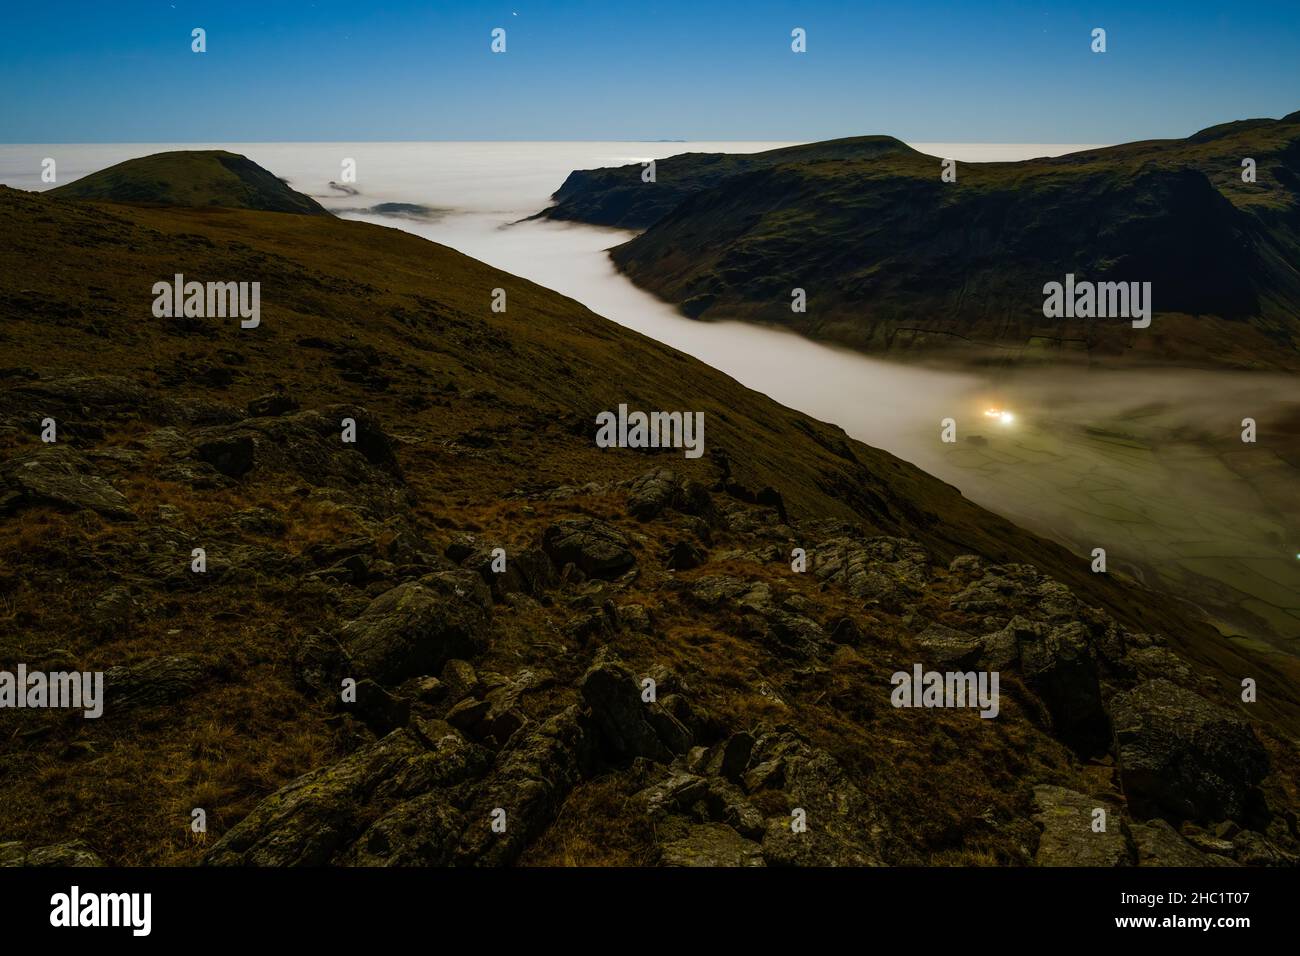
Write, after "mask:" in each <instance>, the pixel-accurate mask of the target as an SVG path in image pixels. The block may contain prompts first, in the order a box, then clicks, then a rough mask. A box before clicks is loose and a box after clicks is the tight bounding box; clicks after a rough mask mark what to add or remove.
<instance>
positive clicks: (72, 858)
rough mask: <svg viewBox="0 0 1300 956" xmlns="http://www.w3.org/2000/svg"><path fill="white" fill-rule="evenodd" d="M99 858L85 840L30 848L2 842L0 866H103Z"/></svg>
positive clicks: (20, 844) (0, 845)
mask: <svg viewBox="0 0 1300 956" xmlns="http://www.w3.org/2000/svg"><path fill="white" fill-rule="evenodd" d="M103 865H104V861H103V860H101V859H100V858H99V854H97V853H96V852H95V851H94V850H92V849H91V848H90V845H89V844H87V843H86V841H85V840H68V841H66V842H64V843H53V844H50V845H48V846H38V847H33V848H32V849H30V850H29V849H28V848H27V847H26V846H25V845H24V844H22V843H18V842H12V843H0V866H35V867H42V868H48V867H69V866H103Z"/></svg>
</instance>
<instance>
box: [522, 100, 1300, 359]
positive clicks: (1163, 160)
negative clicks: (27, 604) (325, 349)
mask: <svg viewBox="0 0 1300 956" xmlns="http://www.w3.org/2000/svg"><path fill="white" fill-rule="evenodd" d="M1298 118H1300V114H1295V113H1293V114H1291V115H1290V116H1287V117H1285V118H1283V119H1281V120H1267V119H1265V120H1246V121H1242V122H1237V123H1227V124H1224V125H1221V126H1216V127H1213V128H1211V129H1207V130H1204V131H1202V132H1200V133H1197V134H1195V135H1194V136H1191V137H1188V138H1187V139H1184V140H1154V141H1147V142H1140V143H1130V144H1127V145H1123V146H1115V147H1110V148H1106V149H1096V150H1088V151H1085V152H1080V153H1074V154H1070V155H1067V156H1061V157H1056V158H1051V159H1034V160H1028V161H1024V162H1013V163H959V164H958V165H957V180H956V182H943V181H941V179H940V173H941V165H940V158H938V157H932V156H927V155H924V154H922V153H918V152H916V151H915V150H912V149H910V148H908V147H907V146H905V145H904V144H902V143H900V142H898V141H897V140H893V139H889V138H888V137H866V138H861V139H848V140H834V141H831V142H827V143H818V144H811V145H808V146H800V147H794V148H789V149H781V150H773V151H770V152H767V153H759V154H755V155H752V156H734V155H728V154H699V153H688V154H685V155H683V156H677V157H672V158H670V159H666V160H662V161H660V162H659V163H658V164H657V168H656V181H655V182H654V183H643V182H642V181H641V178H640V171H641V166H640V165H639V164H638V165H631V166H623V167H619V168H616V169H602V170H589V171H581V172H575V173H573V174H571V175H570V176H569V177H568V179H567V180H566V181H565V183H564V185H563V186H561V188H560V189H559V190H558V191H557V192H556V193H555V197H554V198H555V199H556V205H555V206H553V207H551V208H550V209H548V210H545V211H544V213H543V215H545V216H547V217H548V218H555V219H574V220H579V221H583V222H590V223H594V224H601V225H617V226H624V227H627V228H644V229H645V232H644V233H643V234H642V235H640V236H638V237H637V238H635V239H633V240H631V241H629V242H627V243H625V244H623V245H621V246H618V247H617V248H615V249H614V250H613V252H612V256H613V259H614V261H615V263H616V264H617V265H618V266H619V267H620V268H622V269H623V270H624V271H625V272H626V273H627V275H628V276H629V277H630V278H631V279H632V280H633V281H635V282H636V283H637V284H639V285H641V286H643V287H645V288H647V289H649V290H651V291H653V292H655V293H656V294H658V295H660V296H662V297H663V298H665V299H668V300H669V301H672V302H675V303H677V304H678V305H679V306H680V307H681V308H682V310H683V312H685V313H686V314H688V315H690V316H693V317H700V318H715V317H716V318H723V317H725V318H740V319H749V320H753V321H759V322H765V323H772V324H776V325H781V326H786V327H789V328H793V329H795V330H797V331H800V332H802V333H804V334H807V335H809V336H811V337H814V338H819V339H826V340H832V341H836V342H840V343H843V344H847V345H850V346H853V347H856V348H860V349H864V350H868V351H897V350H920V349H924V350H927V351H928V350H934V349H944V348H954V347H955V348H960V349H962V350H963V351H968V350H970V349H972V348H977V347H980V346H984V347H986V348H990V349H992V350H993V351H995V352H996V353H997V354H999V355H1002V356H1006V357H1011V358H1014V357H1022V358H1023V357H1028V356H1038V355H1046V356H1059V355H1060V354H1062V353H1063V352H1078V353H1086V354H1087V355H1088V356H1089V357H1090V358H1094V359H1096V358H1101V357H1108V358H1121V357H1122V358H1129V359H1138V360H1148V361H1171V360H1172V361H1178V362H1184V363H1188V364H1204V365H1230V366H1238V367H1268V368H1285V369H1294V368H1300V271H1297V268H1296V263H1297V262H1300V121H1298ZM1244 159H1253V160H1254V162H1255V166H1256V175H1257V180H1256V181H1255V182H1253V183H1246V182H1243V181H1242V161H1243V160H1244ZM1067 273H1072V274H1074V275H1075V276H1076V277H1078V278H1080V279H1086V280H1092V281H1137V282H1151V283H1152V300H1153V310H1154V314H1155V318H1154V322H1153V324H1152V326H1151V327H1150V328H1148V329H1134V328H1132V327H1131V325H1130V324H1129V323H1128V322H1125V321H1123V320H1116V319H1094V320H1082V319H1080V320H1061V319H1048V318H1044V316H1043V314H1042V306H1043V298H1044V297H1043V286H1044V284H1045V283H1047V282H1051V281H1058V282H1059V281H1062V280H1063V279H1064V277H1065V275H1066V274H1067ZM795 288H802V289H804V290H805V291H806V294H807V303H808V304H807V311H806V312H804V313H796V312H793V311H792V310H791V290H792V289H795Z"/></svg>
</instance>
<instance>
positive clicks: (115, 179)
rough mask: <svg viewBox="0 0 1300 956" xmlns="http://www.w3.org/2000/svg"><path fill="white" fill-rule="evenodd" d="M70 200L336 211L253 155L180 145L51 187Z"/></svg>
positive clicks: (55, 193)
mask: <svg viewBox="0 0 1300 956" xmlns="http://www.w3.org/2000/svg"><path fill="white" fill-rule="evenodd" d="M49 192H50V195H52V196H61V197H63V198H65V199H95V200H100V201H102V202H118V203H133V204H137V205H141V204H147V205H157V206H221V207H223V208H226V209H258V210H262V211H264V212H296V213H304V214H307V215H312V216H328V215H330V213H329V212H328V211H327V210H326V209H325V207H324V206H322V205H321V204H320V203H318V202H317V201H316V200H314V199H312V198H311V197H310V196H304V195H303V194H302V193H300V192H296V191H295V190H293V189H291V188H289V186H287V185H286V184H285V183H284V182H283V181H282V180H280V179H277V178H276V177H275V176H274V175H272V174H271V173H269V172H267V171H266V170H265V169H263V168H262V167H261V166H258V165H257V164H256V163H254V162H253V161H252V160H251V159H248V158H247V157H245V156H240V155H237V154H235V153H229V152H226V151H225V150H223V149H208V150H177V151H173V152H167V153H154V154H153V155H152V156H142V157H140V158H138V159H128V160H126V161H125V162H122V163H118V164H117V165H116V166H110V167H108V168H107V169H101V170H99V171H98V172H94V173H91V174H90V175H89V176H83V177H82V178H81V179H78V180H76V181H75V182H71V183H68V184H67V185H64V186H57V187H55V188H54V189H51V190H50V191H49Z"/></svg>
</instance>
